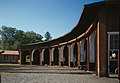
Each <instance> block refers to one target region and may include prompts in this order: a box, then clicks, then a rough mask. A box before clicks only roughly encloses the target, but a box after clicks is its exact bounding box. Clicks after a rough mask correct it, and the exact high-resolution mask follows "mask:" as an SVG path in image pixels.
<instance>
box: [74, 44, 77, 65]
mask: <svg viewBox="0 0 120 83" xmlns="http://www.w3.org/2000/svg"><path fill="white" fill-rule="evenodd" d="M77 48H78V46H77V43H75V45H74V50H73V65H74V66H77V61H78V56H77V55H78V50H77Z"/></svg>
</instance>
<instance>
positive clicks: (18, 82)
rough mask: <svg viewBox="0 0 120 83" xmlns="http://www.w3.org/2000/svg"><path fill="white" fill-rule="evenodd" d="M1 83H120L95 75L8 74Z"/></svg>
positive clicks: (4, 75)
mask: <svg viewBox="0 0 120 83" xmlns="http://www.w3.org/2000/svg"><path fill="white" fill-rule="evenodd" d="M1 80H2V81H1V83H119V81H118V79H117V78H114V79H113V78H98V77H96V76H95V75H94V74H89V75H85V74H84V75H79V74H77V75H76V74H44V73H43V74H36V73H35V74H34V73H12V74H11V73H7V74H2V75H1Z"/></svg>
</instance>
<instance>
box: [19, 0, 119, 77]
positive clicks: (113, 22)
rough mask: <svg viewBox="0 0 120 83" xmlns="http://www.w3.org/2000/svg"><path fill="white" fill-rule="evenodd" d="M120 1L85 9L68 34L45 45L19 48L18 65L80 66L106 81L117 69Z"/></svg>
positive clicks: (111, 1)
mask: <svg viewBox="0 0 120 83" xmlns="http://www.w3.org/2000/svg"><path fill="white" fill-rule="evenodd" d="M119 29H120V2H119V0H109V1H101V2H96V3H91V4H86V5H84V8H83V12H82V14H81V17H80V19H79V21H78V23H77V24H76V26H75V27H74V28H73V29H72V30H71V31H70V32H68V33H67V34H65V35H63V36H61V37H59V38H56V39H53V40H50V41H46V42H42V43H41V42H38V43H32V44H27V45H23V46H21V48H20V49H19V51H20V60H21V64H26V62H25V61H26V60H25V57H26V55H27V56H28V55H29V56H30V64H31V65H32V64H36V65H45V64H47V65H51V66H52V65H58V66H64V65H65V66H68V67H72V66H79V65H86V67H87V70H94V71H96V75H98V76H102V77H108V76H109V72H110V71H112V69H111V66H112V65H114V63H113V62H112V61H115V64H116V66H115V67H114V69H115V68H117V67H118V68H119V66H117V65H118V61H119V60H118V59H119V58H118V56H119V53H118V52H119Z"/></svg>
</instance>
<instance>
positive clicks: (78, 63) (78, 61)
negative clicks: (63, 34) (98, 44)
mask: <svg viewBox="0 0 120 83" xmlns="http://www.w3.org/2000/svg"><path fill="white" fill-rule="evenodd" d="M77 45H78V46H77V47H78V48H77V50H78V54H77V56H78V60H77V65H78V66H79V65H80V42H77Z"/></svg>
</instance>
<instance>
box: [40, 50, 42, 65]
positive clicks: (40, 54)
mask: <svg viewBox="0 0 120 83" xmlns="http://www.w3.org/2000/svg"><path fill="white" fill-rule="evenodd" d="M40 65H41V66H42V49H40Z"/></svg>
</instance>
